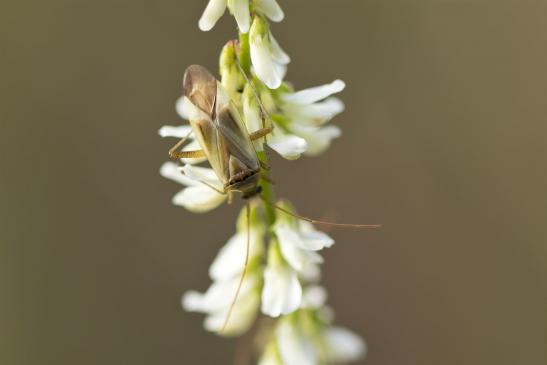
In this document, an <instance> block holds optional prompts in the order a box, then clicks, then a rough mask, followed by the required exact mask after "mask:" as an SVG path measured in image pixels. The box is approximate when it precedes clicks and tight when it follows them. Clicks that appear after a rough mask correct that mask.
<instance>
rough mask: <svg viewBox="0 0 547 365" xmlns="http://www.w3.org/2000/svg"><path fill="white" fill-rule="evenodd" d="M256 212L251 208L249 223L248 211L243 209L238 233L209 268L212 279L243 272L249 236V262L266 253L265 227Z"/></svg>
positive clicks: (238, 224) (221, 250)
mask: <svg viewBox="0 0 547 365" xmlns="http://www.w3.org/2000/svg"><path fill="white" fill-rule="evenodd" d="M255 212H256V209H255V208H254V207H253V208H251V222H250V224H249V225H247V214H246V211H245V209H243V210H242V211H241V213H240V215H239V218H238V223H237V227H238V229H237V232H236V234H235V235H233V236H232V237H231V238H230V239H229V240H228V242H227V243H226V244H225V245H224V247H222V248H221V249H220V251H219V252H218V254H217V257H216V258H215V260H214V261H213V263H212V264H211V267H210V268H209V275H210V276H211V279H213V280H223V279H225V278H229V277H233V276H237V275H240V274H241V270H242V269H243V263H244V258H245V255H246V250H247V238H249V263H252V262H253V260H255V259H256V258H257V257H260V256H262V254H263V253H264V227H263V226H262V224H260V222H259V221H258V220H257V219H256V218H254V215H255V214H256V213H255ZM247 229H249V231H247Z"/></svg>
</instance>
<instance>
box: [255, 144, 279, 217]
mask: <svg viewBox="0 0 547 365" xmlns="http://www.w3.org/2000/svg"><path fill="white" fill-rule="evenodd" d="M257 155H258V159H259V160H260V161H261V162H262V163H263V164H265V165H268V156H266V152H265V151H260V152H257ZM260 181H261V184H260V186H261V187H262V196H263V197H264V199H266V200H267V201H269V202H273V201H274V199H275V197H274V192H273V187H272V183H271V182H269V181H268V180H266V179H264V178H261V179H260ZM264 209H265V211H266V220H267V223H268V226H269V227H271V226H273V224H274V223H275V210H274V208H272V207H271V206H270V205H269V204H264Z"/></svg>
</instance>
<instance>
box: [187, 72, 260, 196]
mask: <svg viewBox="0 0 547 365" xmlns="http://www.w3.org/2000/svg"><path fill="white" fill-rule="evenodd" d="M183 88H184V96H185V98H186V100H185V107H188V109H189V110H188V111H189V119H190V124H191V126H192V130H193V132H194V134H195V136H196V139H197V140H198V142H199V144H200V146H201V148H202V149H203V152H204V154H205V156H206V157H207V159H208V160H209V162H210V164H211V167H212V168H213V170H214V171H215V173H216V175H217V176H218V178H219V179H220V180H221V182H222V183H223V185H224V192H225V193H228V194H231V193H232V192H241V193H243V197H244V198H250V197H252V196H255V195H256V194H258V193H259V192H260V187H259V185H258V182H259V179H260V161H259V160H258V157H257V155H256V151H255V150H254V147H253V144H252V142H251V137H250V136H249V133H248V131H247V129H246V127H245V124H244V123H243V120H242V118H241V116H240V114H239V112H238V110H237V108H236V107H235V105H234V104H233V103H232V102H231V101H230V100H229V98H228V96H227V95H226V93H225V91H224V89H223V87H222V85H221V84H220V83H219V82H218V81H217V80H216V78H215V77H214V76H213V75H211V73H210V72H209V71H207V70H206V69H205V68H204V67H202V66H199V65H192V66H190V67H188V68H187V69H186V72H185V73H184V80H183Z"/></svg>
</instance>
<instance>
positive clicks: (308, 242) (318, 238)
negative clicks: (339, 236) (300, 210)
mask: <svg viewBox="0 0 547 365" xmlns="http://www.w3.org/2000/svg"><path fill="white" fill-rule="evenodd" d="M299 225H300V238H301V243H302V246H301V247H302V248H304V249H307V250H312V251H318V250H321V249H323V248H325V247H331V246H332V245H334V240H333V239H332V238H331V237H330V236H329V235H328V234H326V233H324V232H321V231H318V230H317V229H315V227H314V226H313V224H311V223H309V222H299Z"/></svg>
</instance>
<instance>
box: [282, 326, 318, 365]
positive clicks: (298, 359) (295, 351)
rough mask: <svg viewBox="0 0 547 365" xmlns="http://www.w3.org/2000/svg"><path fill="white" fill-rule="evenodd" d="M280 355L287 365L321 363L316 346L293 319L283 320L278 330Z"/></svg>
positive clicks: (314, 364) (315, 364)
mask: <svg viewBox="0 0 547 365" xmlns="http://www.w3.org/2000/svg"><path fill="white" fill-rule="evenodd" d="M276 340H277V343H278V346H279V353H280V355H281V358H282V359H283V364H285V365H317V364H318V363H319V359H318V356H319V354H318V351H317V347H316V345H315V344H314V343H313V342H312V341H311V337H310V336H308V335H307V334H306V333H304V331H303V329H302V328H301V326H297V325H295V322H294V320H293V318H283V319H281V321H280V323H279V324H278V327H277V329H276Z"/></svg>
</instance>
